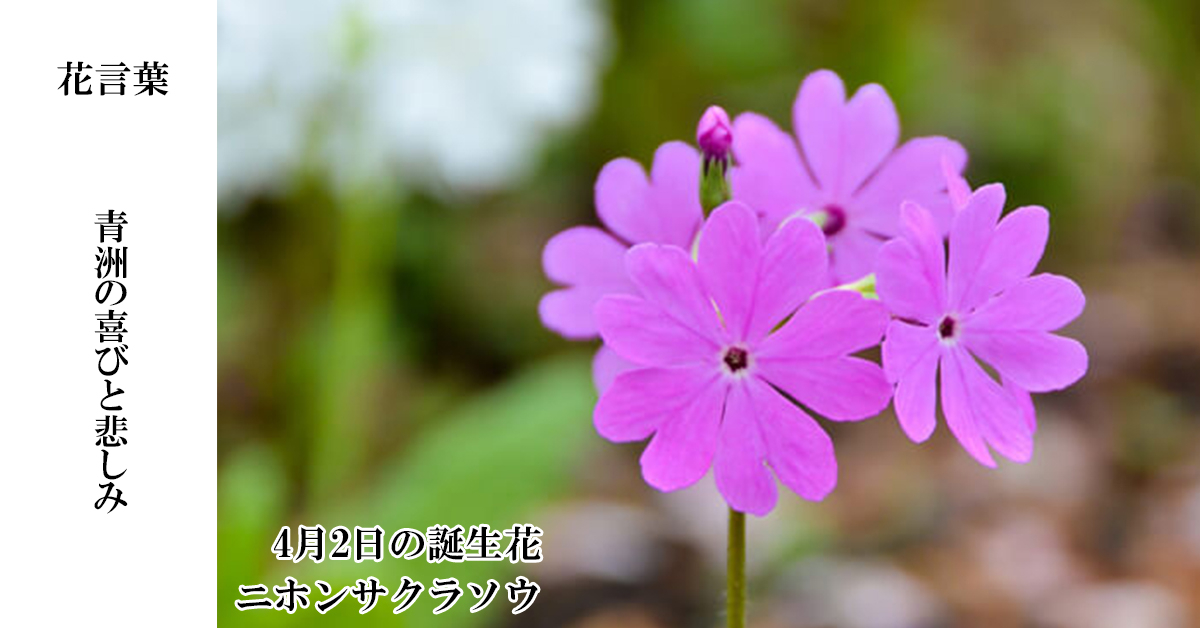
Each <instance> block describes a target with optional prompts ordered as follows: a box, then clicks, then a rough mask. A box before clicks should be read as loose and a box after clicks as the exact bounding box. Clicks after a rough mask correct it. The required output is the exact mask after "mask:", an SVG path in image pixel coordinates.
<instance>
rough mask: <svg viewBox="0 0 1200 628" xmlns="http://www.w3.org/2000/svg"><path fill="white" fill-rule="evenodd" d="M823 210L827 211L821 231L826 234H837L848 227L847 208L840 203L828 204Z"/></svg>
mask: <svg viewBox="0 0 1200 628" xmlns="http://www.w3.org/2000/svg"><path fill="white" fill-rule="evenodd" d="M821 211H823V212H824V213H825V224H823V225H821V231H824V232H825V235H826V236H831V235H835V234H837V233H838V232H840V231H841V230H842V229H845V228H846V210H844V209H842V207H841V206H840V205H826V206H825V209H823V210H821Z"/></svg>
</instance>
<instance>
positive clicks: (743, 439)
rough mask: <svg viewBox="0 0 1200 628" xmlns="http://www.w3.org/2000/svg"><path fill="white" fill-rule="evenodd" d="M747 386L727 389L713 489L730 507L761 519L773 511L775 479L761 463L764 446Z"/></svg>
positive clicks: (764, 452) (765, 448) (763, 457)
mask: <svg viewBox="0 0 1200 628" xmlns="http://www.w3.org/2000/svg"><path fill="white" fill-rule="evenodd" d="M758 412H759V409H758V408H757V407H755V403H754V400H753V399H752V398H751V395H750V392H749V390H748V387H747V386H745V385H736V386H733V387H731V388H730V390H729V396H728V397H727V398H726V401H725V415H724V419H723V420H722V422H721V435H720V438H719V441H718V444H717V455H716V457H715V459H714V463H713V476H714V479H715V480H716V483H717V490H718V491H720V492H721V496H722V497H724V498H725V501H726V502H727V503H728V504H729V507H730V508H733V509H734V510H737V511H740V512H748V513H750V514H752V515H758V516H760V517H761V516H763V515H766V514H767V513H769V512H771V510H772V509H773V508H775V501H776V499H777V498H778V495H777V493H776V489H775V479H774V478H773V477H771V472H770V470H768V469H767V466H766V464H764V462H765V460H766V457H767V447H766V444H765V443H764V442H763V435H762V432H761V431H760V429H759V425H758V419H757V417H758Z"/></svg>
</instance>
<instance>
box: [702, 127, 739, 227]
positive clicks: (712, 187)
mask: <svg viewBox="0 0 1200 628" xmlns="http://www.w3.org/2000/svg"><path fill="white" fill-rule="evenodd" d="M696 144H698V145H699V146H700V153H701V167H700V205H701V206H702V207H703V208H704V213H705V214H707V213H708V212H711V211H712V210H713V209H715V208H716V207H717V206H718V205H720V204H721V203H724V202H725V201H727V200H729V198H730V194H729V182H728V181H727V180H726V178H725V173H726V172H727V171H728V170H729V162H730V153H729V148H730V147H731V146H733V128H732V127H731V126H730V125H729V114H727V113H725V110H724V109H722V108H720V107H717V106H716V105H713V106H712V107H709V108H708V109H706V110H705V111H704V115H702V116H700V124H699V125H697V127H696Z"/></svg>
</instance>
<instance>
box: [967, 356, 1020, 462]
mask: <svg viewBox="0 0 1200 628" xmlns="http://www.w3.org/2000/svg"><path fill="white" fill-rule="evenodd" d="M958 356H959V361H958V363H959V367H960V368H961V369H962V376H963V381H964V382H966V385H967V391H968V394H969V395H970V397H971V399H972V409H973V411H974V413H975V425H976V426H977V427H978V428H979V431H980V433H981V434H983V438H984V440H986V441H987V443H988V445H991V446H992V448H993V449H995V450H996V451H997V452H999V453H1000V455H1002V456H1004V457H1005V458H1008V459H1009V460H1012V461H1013V462H1029V459H1030V457H1032V456H1033V430H1031V429H1029V423H1028V422H1027V421H1026V420H1025V415H1024V413H1023V412H1022V411H1021V406H1020V405H1019V404H1018V403H1017V400H1016V399H1015V398H1013V396H1012V395H1011V394H1009V393H1008V392H1007V391H1005V390H1004V388H1003V387H1002V386H1001V385H1000V384H999V382H997V381H996V380H994V379H992V378H991V377H990V376H989V375H988V374H987V373H986V372H985V371H984V370H983V367H981V366H979V362H977V361H976V360H975V359H974V358H972V357H971V356H970V355H968V354H967V353H966V352H963V351H959V352H958Z"/></svg>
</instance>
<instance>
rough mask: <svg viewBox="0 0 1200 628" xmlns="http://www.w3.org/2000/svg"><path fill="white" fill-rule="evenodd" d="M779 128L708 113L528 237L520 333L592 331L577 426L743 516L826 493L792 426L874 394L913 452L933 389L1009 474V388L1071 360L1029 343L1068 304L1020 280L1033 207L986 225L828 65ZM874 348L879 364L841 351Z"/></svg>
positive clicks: (972, 449)
mask: <svg viewBox="0 0 1200 628" xmlns="http://www.w3.org/2000/svg"><path fill="white" fill-rule="evenodd" d="M793 127H794V130H795V137H793V136H792V135H789V134H787V133H785V132H784V131H782V130H780V129H779V127H777V126H776V125H775V124H774V123H773V122H771V121H770V120H768V119H767V118H765V117H763V116H761V115H758V114H754V113H744V114H742V115H740V116H738V117H737V118H736V119H735V120H733V121H732V122H730V119H729V117H728V115H727V114H726V113H725V111H724V110H722V109H720V108H719V107H712V108H710V109H709V110H707V111H706V112H705V113H704V116H703V117H702V118H701V121H700V124H699V127H698V129H697V144H698V146H699V147H700V150H699V151H697V150H696V149H694V148H692V147H690V146H688V145H687V144H684V143H682V142H669V143H667V144H664V145H663V146H662V147H660V148H659V150H658V151H657V153H656V154H655V157H654V163H653V165H652V167H651V171H650V174H649V176H647V175H646V173H645V172H644V171H643V170H642V168H641V166H639V165H638V164H637V163H636V162H634V161H632V160H629V159H624V158H622V159H617V160H614V161H612V162H610V163H609V164H608V165H607V166H605V167H604V169H603V170H602V171H601V172H600V176H599V178H598V180H597V182H596V196H595V203H596V211H597V213H598V215H599V217H600V220H601V222H602V223H603V224H604V225H605V227H606V229H600V228H595V227H575V228H572V229H568V230H567V231H564V232H562V233H560V234H558V235H556V236H554V238H552V239H551V240H550V242H549V243H548V244H547V245H546V249H545V253H544V257H543V262H544V266H545V271H546V274H547V275H548V276H549V277H550V278H551V279H552V280H554V281H555V282H556V283H559V284H561V285H562V286H563V287H562V288H561V289H558V290H556V291H554V292H551V293H549V294H547V295H546V296H545V297H544V298H543V300H542V302H541V304H540V314H541V317H542V321H543V323H544V324H545V325H546V326H547V327H548V328H550V329H552V330H554V331H556V332H558V333H560V334H561V335H563V336H565V337H567V338H571V339H589V338H595V337H596V336H599V337H600V338H601V339H602V340H603V345H602V347H601V349H600V351H599V352H598V353H597V355H596V359H595V363H594V367H595V368H594V376H595V380H596V386H597V388H598V389H599V390H600V393H601V394H600V399H599V401H598V402H597V404H596V409H595V414H594V421H595V425H596V429H597V431H598V432H599V433H600V434H601V435H602V436H604V437H605V438H607V439H609V440H612V441H617V442H625V441H640V440H645V439H650V440H649V444H648V445H647V446H646V448H645V450H644V452H643V454H642V457H641V466H642V475H643V477H644V478H645V480H646V482H647V483H648V484H650V485H651V486H653V487H655V488H658V489H660V490H663V491H671V490H676V489H680V488H683V487H686V486H689V485H691V484H693V483H695V482H696V481H698V480H699V479H700V478H702V477H704V475H706V474H707V473H708V471H709V469H710V468H711V469H712V471H713V476H714V479H715V481H716V485H717V488H718V489H719V490H720V492H721V494H722V496H723V497H724V498H725V500H726V501H727V502H728V503H729V505H730V507H732V508H733V509H735V510H738V511H742V512H748V513H752V514H756V515H760V516H761V515H765V514H766V513H768V512H770V511H771V509H772V508H773V507H774V505H775V503H776V499H777V494H776V482H775V480H776V479H778V481H779V482H782V483H783V485H784V486H786V487H787V488H789V489H790V490H792V491H793V492H795V493H797V494H799V495H800V496H802V497H804V498H807V499H812V500H819V499H822V498H823V497H824V496H825V495H827V494H828V493H829V492H830V491H831V490H832V489H833V487H834V485H835V484H836V481H837V461H836V459H835V457H834V452H833V444H832V442H831V440H830V438H829V435H828V434H827V433H826V432H825V431H824V429H822V428H821V426H820V425H819V424H818V423H817V422H816V420H814V418H813V416H812V415H813V414H816V415H820V416H822V417H824V418H826V419H830V420H835V421H856V420H860V419H865V418H868V417H871V416H875V415H877V414H879V413H880V412H882V411H883V410H884V409H885V408H886V407H887V406H888V404H889V402H890V403H892V404H893V405H894V407H895V413H896V416H897V418H898V419H899V422H900V425H901V427H902V429H903V430H904V432H905V433H906V434H907V435H908V436H909V438H910V439H912V440H913V441H915V442H922V441H924V440H926V439H928V438H929V436H930V435H931V434H932V432H933V430H934V427H935V424H936V418H935V415H936V408H937V405H938V403H937V399H938V396H939V392H940V397H941V404H940V405H941V408H942V415H943V416H944V417H945V420H946V423H947V425H948V426H949V429H950V431H951V432H952V433H953V434H954V436H955V437H956V438H957V439H958V441H959V442H960V443H961V444H962V446H963V447H964V448H965V449H966V450H967V452H968V453H970V455H971V456H973V457H974V458H975V459H976V460H978V461H979V462H980V463H982V464H984V465H987V466H995V464H996V463H995V461H994V459H993V458H992V455H991V450H994V451H996V452H998V453H1000V454H1001V455H1002V456H1004V457H1006V458H1008V459H1010V460H1014V461H1018V462H1024V461H1027V460H1028V459H1029V458H1030V456H1031V454H1032V451H1033V433H1034V431H1035V429H1036V417H1035V414H1034V406H1033V402H1032V399H1031V396H1030V393H1041V392H1049V391H1053V390H1060V389H1062V388H1065V387H1067V386H1070V385H1071V384H1073V383H1075V382H1076V381H1078V380H1079V379H1080V378H1081V377H1082V376H1083V374H1084V372H1085V371H1086V370H1087V353H1086V351H1085V349H1084V348H1083V346H1082V345H1081V344H1080V343H1078V342H1077V341H1075V340H1072V339H1069V338H1065V337H1062V336H1059V335H1056V334H1054V333H1052V332H1054V331H1056V330H1058V329H1059V328H1061V327H1063V326H1064V325H1066V324H1067V323H1069V322H1070V321H1072V320H1073V319H1075V318H1076V317H1077V316H1079V314H1080V313H1081V312H1082V310H1083V306H1084V297H1083V293H1082V292H1081V291H1080V289H1079V287H1078V286H1077V285H1076V284H1075V283H1074V282H1072V281H1071V280H1069V279H1067V278H1065V277H1061V276H1058V275H1050V274H1033V273H1034V269H1035V267H1036V266H1037V264H1038V262H1039V261H1040V259H1041V256H1042V252H1043V250H1044V248H1045V245H1046V241H1047V238H1048V235H1049V215H1048V212H1047V211H1046V210H1045V209H1043V208H1041V207H1022V208H1019V209H1016V210H1014V211H1012V212H1009V213H1008V214H1007V215H1006V216H1004V217H1003V218H1001V214H1002V213H1003V208H1004V202H1005V195H1004V188H1003V186H1001V185H999V184H992V185H986V186H983V187H981V188H979V189H978V190H975V191H972V190H971V189H970V187H969V186H968V185H967V183H966V181H965V180H964V179H963V178H962V176H961V172H962V170H963V168H964V167H965V165H966V161H967V155H966V151H965V150H964V149H963V148H962V146H960V145H959V144H958V143H957V142H954V141H953V140H950V139H947V138H943V137H919V138H914V139H910V140H908V141H907V142H904V143H903V144H900V145H899V146H897V144H898V141H899V137H900V131H899V120H898V117H897V114H896V110H895V107H894V106H893V105H892V102H891V99H890V98H889V97H888V95H887V93H886V92H885V91H884V90H883V88H882V87H880V86H878V85H866V86H864V87H862V88H860V89H859V90H858V91H857V92H856V93H855V94H854V95H853V96H852V97H850V98H849V99H847V98H846V93H845V89H844V87H843V84H842V81H841V79H839V78H838V77H837V75H836V74H834V73H832V72H829V71H824V70H823V71H818V72H815V73H813V74H811V75H809V76H808V77H807V78H806V79H805V80H804V82H803V83H802V84H801V86H800V91H799V94H798V96H797V98H796V101H795V104H794V106H793ZM712 199H716V202H713V201H712ZM722 201H723V202H722ZM713 207H715V209H713ZM708 209H712V211H711V213H708V215H707V217H706V216H705V213H706V210H708ZM880 344H882V365H880V364H876V363H875V362H872V361H870V360H868V359H865V358H863V357H860V356H858V355H856V354H859V353H860V352H862V351H864V350H866V349H869V348H871V347H874V346H876V345H880ZM985 366H986V367H988V368H990V369H991V370H992V371H993V372H994V373H995V375H993V374H992V373H989V371H988V370H986V369H985ZM939 382H940V385H939ZM989 448H990V449H989Z"/></svg>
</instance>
